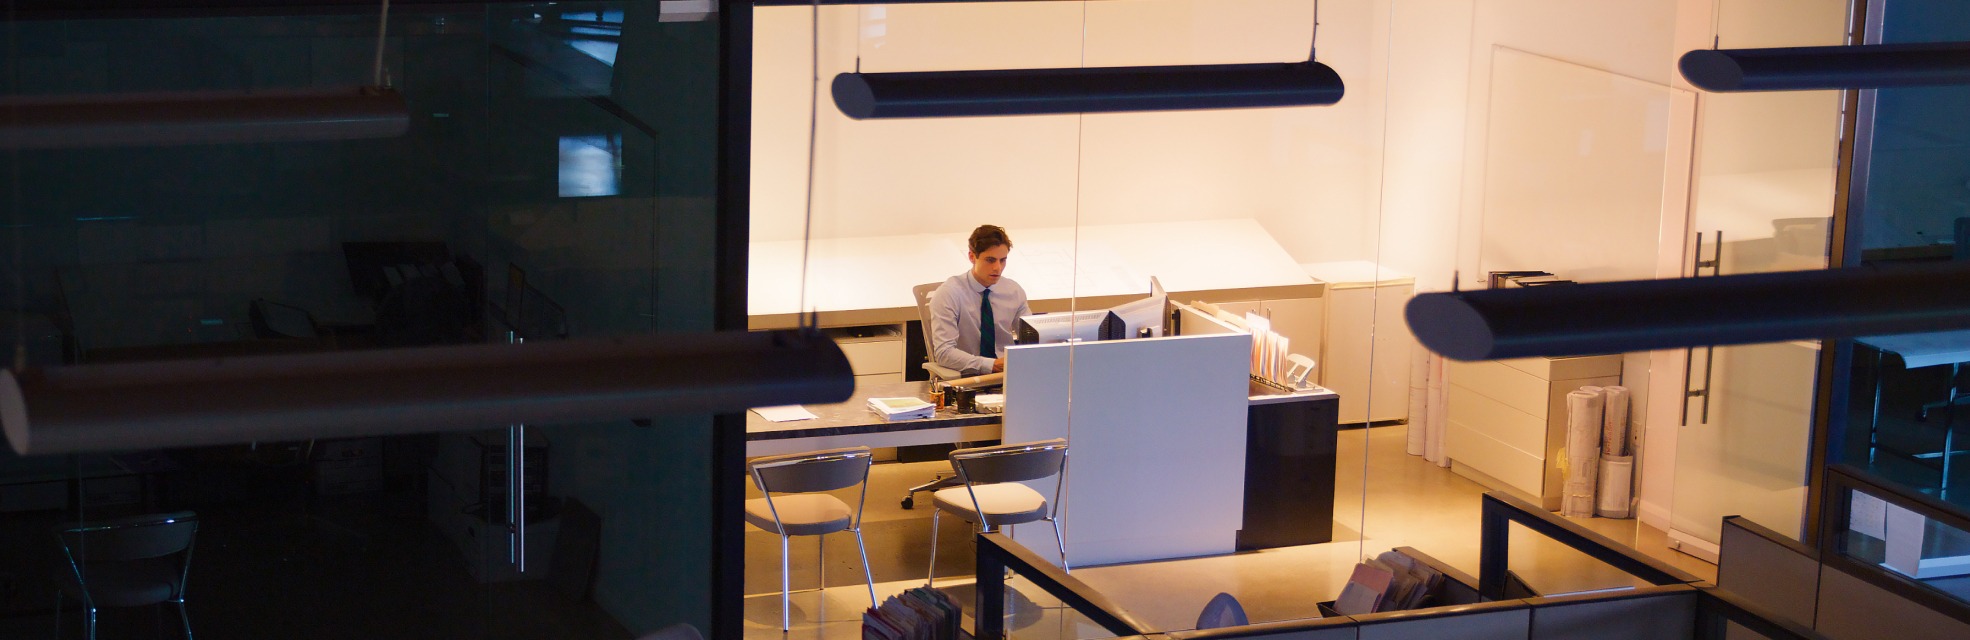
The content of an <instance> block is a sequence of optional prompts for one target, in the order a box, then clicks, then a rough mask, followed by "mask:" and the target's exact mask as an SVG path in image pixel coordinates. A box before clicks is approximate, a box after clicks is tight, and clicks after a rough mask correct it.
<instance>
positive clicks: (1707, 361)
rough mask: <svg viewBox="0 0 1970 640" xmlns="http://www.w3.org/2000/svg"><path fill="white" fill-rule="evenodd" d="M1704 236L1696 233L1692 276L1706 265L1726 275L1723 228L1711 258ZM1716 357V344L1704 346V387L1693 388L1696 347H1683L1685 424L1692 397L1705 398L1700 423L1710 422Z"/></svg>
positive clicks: (1713, 274) (1711, 273) (1716, 273)
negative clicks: (1705, 253)
mask: <svg viewBox="0 0 1970 640" xmlns="http://www.w3.org/2000/svg"><path fill="white" fill-rule="evenodd" d="M1703 236H1704V234H1703V233H1697V234H1696V250H1695V251H1694V252H1692V253H1693V254H1694V255H1693V256H1692V259H1691V263H1690V277H1692V278H1700V277H1703V269H1704V267H1709V268H1710V275H1711V276H1713V277H1714V276H1721V275H1724V232H1723V230H1721V229H1719V230H1718V231H1717V240H1716V248H1714V249H1712V250H1711V258H1710V259H1709V260H1704V259H1703ZM1716 357H1717V348H1716V347H1715V346H1714V345H1713V346H1706V347H1704V348H1703V389H1701V390H1697V389H1691V388H1690V374H1691V373H1692V371H1691V368H1692V367H1693V366H1694V364H1693V363H1692V362H1691V360H1693V359H1694V358H1696V347H1689V348H1685V349H1683V398H1682V401H1683V424H1684V425H1688V424H1689V423H1690V398H1703V414H1702V416H1701V417H1702V422H1700V423H1698V424H1709V423H1710V373H1711V371H1712V369H1713V368H1712V367H1711V362H1712V361H1714V360H1715V359H1716Z"/></svg>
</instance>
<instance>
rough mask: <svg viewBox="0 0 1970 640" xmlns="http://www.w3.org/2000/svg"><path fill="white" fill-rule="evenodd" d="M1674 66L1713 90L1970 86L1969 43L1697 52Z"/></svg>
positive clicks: (1690, 53) (1687, 54)
mask: <svg viewBox="0 0 1970 640" xmlns="http://www.w3.org/2000/svg"><path fill="white" fill-rule="evenodd" d="M1677 67H1678V68H1679V69H1681V70H1682V72H1683V78H1684V79H1687V80H1689V81H1690V84H1694V85H1696V86H1697V87H1699V88H1702V89H1703V90H1705V91H1715V92H1723V91H1813V90H1824V89H1874V88H1879V87H1917V86H1929V85H1951V84H1970V42H1934V43H1921V44H1866V45H1852V46H1831V47H1785V48H1776V49H1700V50H1697V51H1691V52H1689V53H1685V54H1683V58H1682V60H1681V61H1680V62H1678V64H1677Z"/></svg>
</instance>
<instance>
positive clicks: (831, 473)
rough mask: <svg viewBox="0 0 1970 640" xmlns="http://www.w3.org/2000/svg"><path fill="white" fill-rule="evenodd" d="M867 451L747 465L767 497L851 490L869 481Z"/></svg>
mask: <svg viewBox="0 0 1970 640" xmlns="http://www.w3.org/2000/svg"><path fill="white" fill-rule="evenodd" d="M872 457H873V456H872V455H871V454H870V451H869V448H868V447H848V448H845V449H828V450H826V451H811V452H808V453H796V454H792V455H784V456H771V457H766V458H757V459H754V460H753V461H752V462H749V463H747V464H746V466H747V468H748V469H750V470H751V471H752V477H753V481H754V482H756V483H758V484H759V490H760V491H761V492H764V493H810V492H814V491H833V490H835V489H841V488H844V487H852V486H855V485H856V484H858V483H860V482H862V481H863V480H865V479H867V478H868V477H869V461H870V460H871V459H872Z"/></svg>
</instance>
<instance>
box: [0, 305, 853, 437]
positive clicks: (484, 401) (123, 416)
mask: <svg viewBox="0 0 1970 640" xmlns="http://www.w3.org/2000/svg"><path fill="white" fill-rule="evenodd" d="M854 388H855V382H854V375H853V374H852V373H851V372H850V370H849V366H848V359H847V357H846V356H844V355H842V352H841V349H840V348H839V347H837V346H836V345H835V343H834V341H833V340H830V339H828V338H826V337H824V336H822V335H820V334H819V333H818V332H812V331H793V330H787V331H772V332H726V333H715V334H696V335H691V334H685V335H658V336H638V337H625V338H615V339H598V340H566V341H554V342H538V343H526V344H516V345H508V344H478V345H466V346H448V347H427V348H412V349H385V350H373V351H348V352H328V353H313V354H299V355H277V356H258V357H245V358H223V359H207V360H179V361H170V362H156V363H133V364H105V365H77V366H67V367H54V368H48V369H39V370H37V369H27V370H25V371H20V372H15V371H6V370H0V428H4V430H5V432H6V435H7V441H8V443H9V444H11V445H12V446H13V449H14V451H16V452H18V453H20V454H22V455H47V454H66V453H79V452H91V451H122V450H131V449H156V448H170V447H188V446H203V445H216V444H233V443H244V442H252V441H270V440H306V439H312V438H330V437H353V436H367V435H387V434H402V433H429V432H436V431H459V430H479V429H488V428H497V427H503V426H506V425H508V424H512V423H532V424H566V423H573V422H593V421H603V420H630V419H638V418H649V417H659V416H664V415H676V414H703V413H713V412H727V411H744V410H745V409H747V408H748V407H757V406H768V405H783V404H800V403H825V402H839V401H842V400H845V399H847V398H848V396H849V395H851V394H852V393H853V392H854Z"/></svg>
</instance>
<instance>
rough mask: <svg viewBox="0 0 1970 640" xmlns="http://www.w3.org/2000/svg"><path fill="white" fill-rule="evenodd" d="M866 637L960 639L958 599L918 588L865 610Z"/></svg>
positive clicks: (875, 639)
mask: <svg viewBox="0 0 1970 640" xmlns="http://www.w3.org/2000/svg"><path fill="white" fill-rule="evenodd" d="M862 638H863V640H957V638H958V602H957V601H956V600H952V599H951V596H949V595H945V593H944V592H942V591H938V590H936V589H930V588H925V587H917V588H914V589H910V590H908V591H904V592H903V593H901V594H898V595H894V596H890V597H889V599H888V600H884V601H883V603H882V606H880V607H871V608H870V609H869V610H868V611H865V612H863V613H862Z"/></svg>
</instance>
